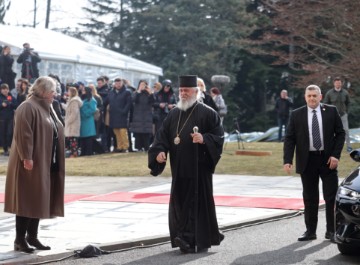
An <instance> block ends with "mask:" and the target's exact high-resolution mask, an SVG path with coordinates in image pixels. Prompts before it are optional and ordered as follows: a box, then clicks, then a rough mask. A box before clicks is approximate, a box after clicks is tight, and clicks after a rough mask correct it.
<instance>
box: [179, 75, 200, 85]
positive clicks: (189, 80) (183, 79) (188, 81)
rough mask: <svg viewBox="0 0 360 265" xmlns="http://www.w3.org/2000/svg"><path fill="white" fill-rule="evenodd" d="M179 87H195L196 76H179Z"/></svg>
mask: <svg viewBox="0 0 360 265" xmlns="http://www.w3.org/2000/svg"><path fill="white" fill-rule="evenodd" d="M179 87H197V76H196V75H181V76H179Z"/></svg>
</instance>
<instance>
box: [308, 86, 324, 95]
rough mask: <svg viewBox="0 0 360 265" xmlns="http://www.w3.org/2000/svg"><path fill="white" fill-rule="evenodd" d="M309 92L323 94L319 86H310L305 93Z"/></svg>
mask: <svg viewBox="0 0 360 265" xmlns="http://www.w3.org/2000/svg"><path fill="white" fill-rule="evenodd" d="M308 90H311V91H313V90H316V91H318V92H319V93H320V94H321V89H320V87H319V86H317V85H309V86H308V87H307V88H306V89H305V92H306V91H308Z"/></svg>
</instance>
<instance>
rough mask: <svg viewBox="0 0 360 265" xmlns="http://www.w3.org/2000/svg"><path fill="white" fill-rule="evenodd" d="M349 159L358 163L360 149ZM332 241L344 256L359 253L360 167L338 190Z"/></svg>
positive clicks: (351, 154) (354, 151)
mask: <svg viewBox="0 0 360 265" xmlns="http://www.w3.org/2000/svg"><path fill="white" fill-rule="evenodd" d="M350 157H351V158H352V159H353V160H355V161H356V162H360V149H356V150H353V151H352V152H351V153H350ZM334 241H335V242H336V243H337V246H338V249H339V251H340V252H341V253H342V254H344V255H352V254H359V253H360V166H358V167H357V168H356V169H355V170H354V171H353V172H351V174H350V175H349V176H348V177H347V178H345V179H344V180H343V181H342V182H341V184H340V186H339V188H338V192H337V196H336V203H335V236H334Z"/></svg>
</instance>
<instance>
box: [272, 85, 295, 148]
mask: <svg viewBox="0 0 360 265" xmlns="http://www.w3.org/2000/svg"><path fill="white" fill-rule="evenodd" d="M292 106H293V101H292V99H291V98H290V97H289V96H288V92H287V90H285V89H283V90H281V92H280V98H278V99H277V100H276V102H275V110H276V113H277V122H278V126H279V132H278V140H279V142H281V140H282V128H283V126H284V127H285V134H286V130H287V125H288V122H289V116H290V110H291V107H292Z"/></svg>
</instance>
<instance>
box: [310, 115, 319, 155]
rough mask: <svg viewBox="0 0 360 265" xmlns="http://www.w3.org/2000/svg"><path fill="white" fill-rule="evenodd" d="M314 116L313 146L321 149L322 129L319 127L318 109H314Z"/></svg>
mask: <svg viewBox="0 0 360 265" xmlns="http://www.w3.org/2000/svg"><path fill="white" fill-rule="evenodd" d="M313 113H314V115H313V118H312V137H313V146H314V148H315V149H316V150H319V149H320V147H321V138H320V129H319V121H318V119H317V116H316V110H313Z"/></svg>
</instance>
